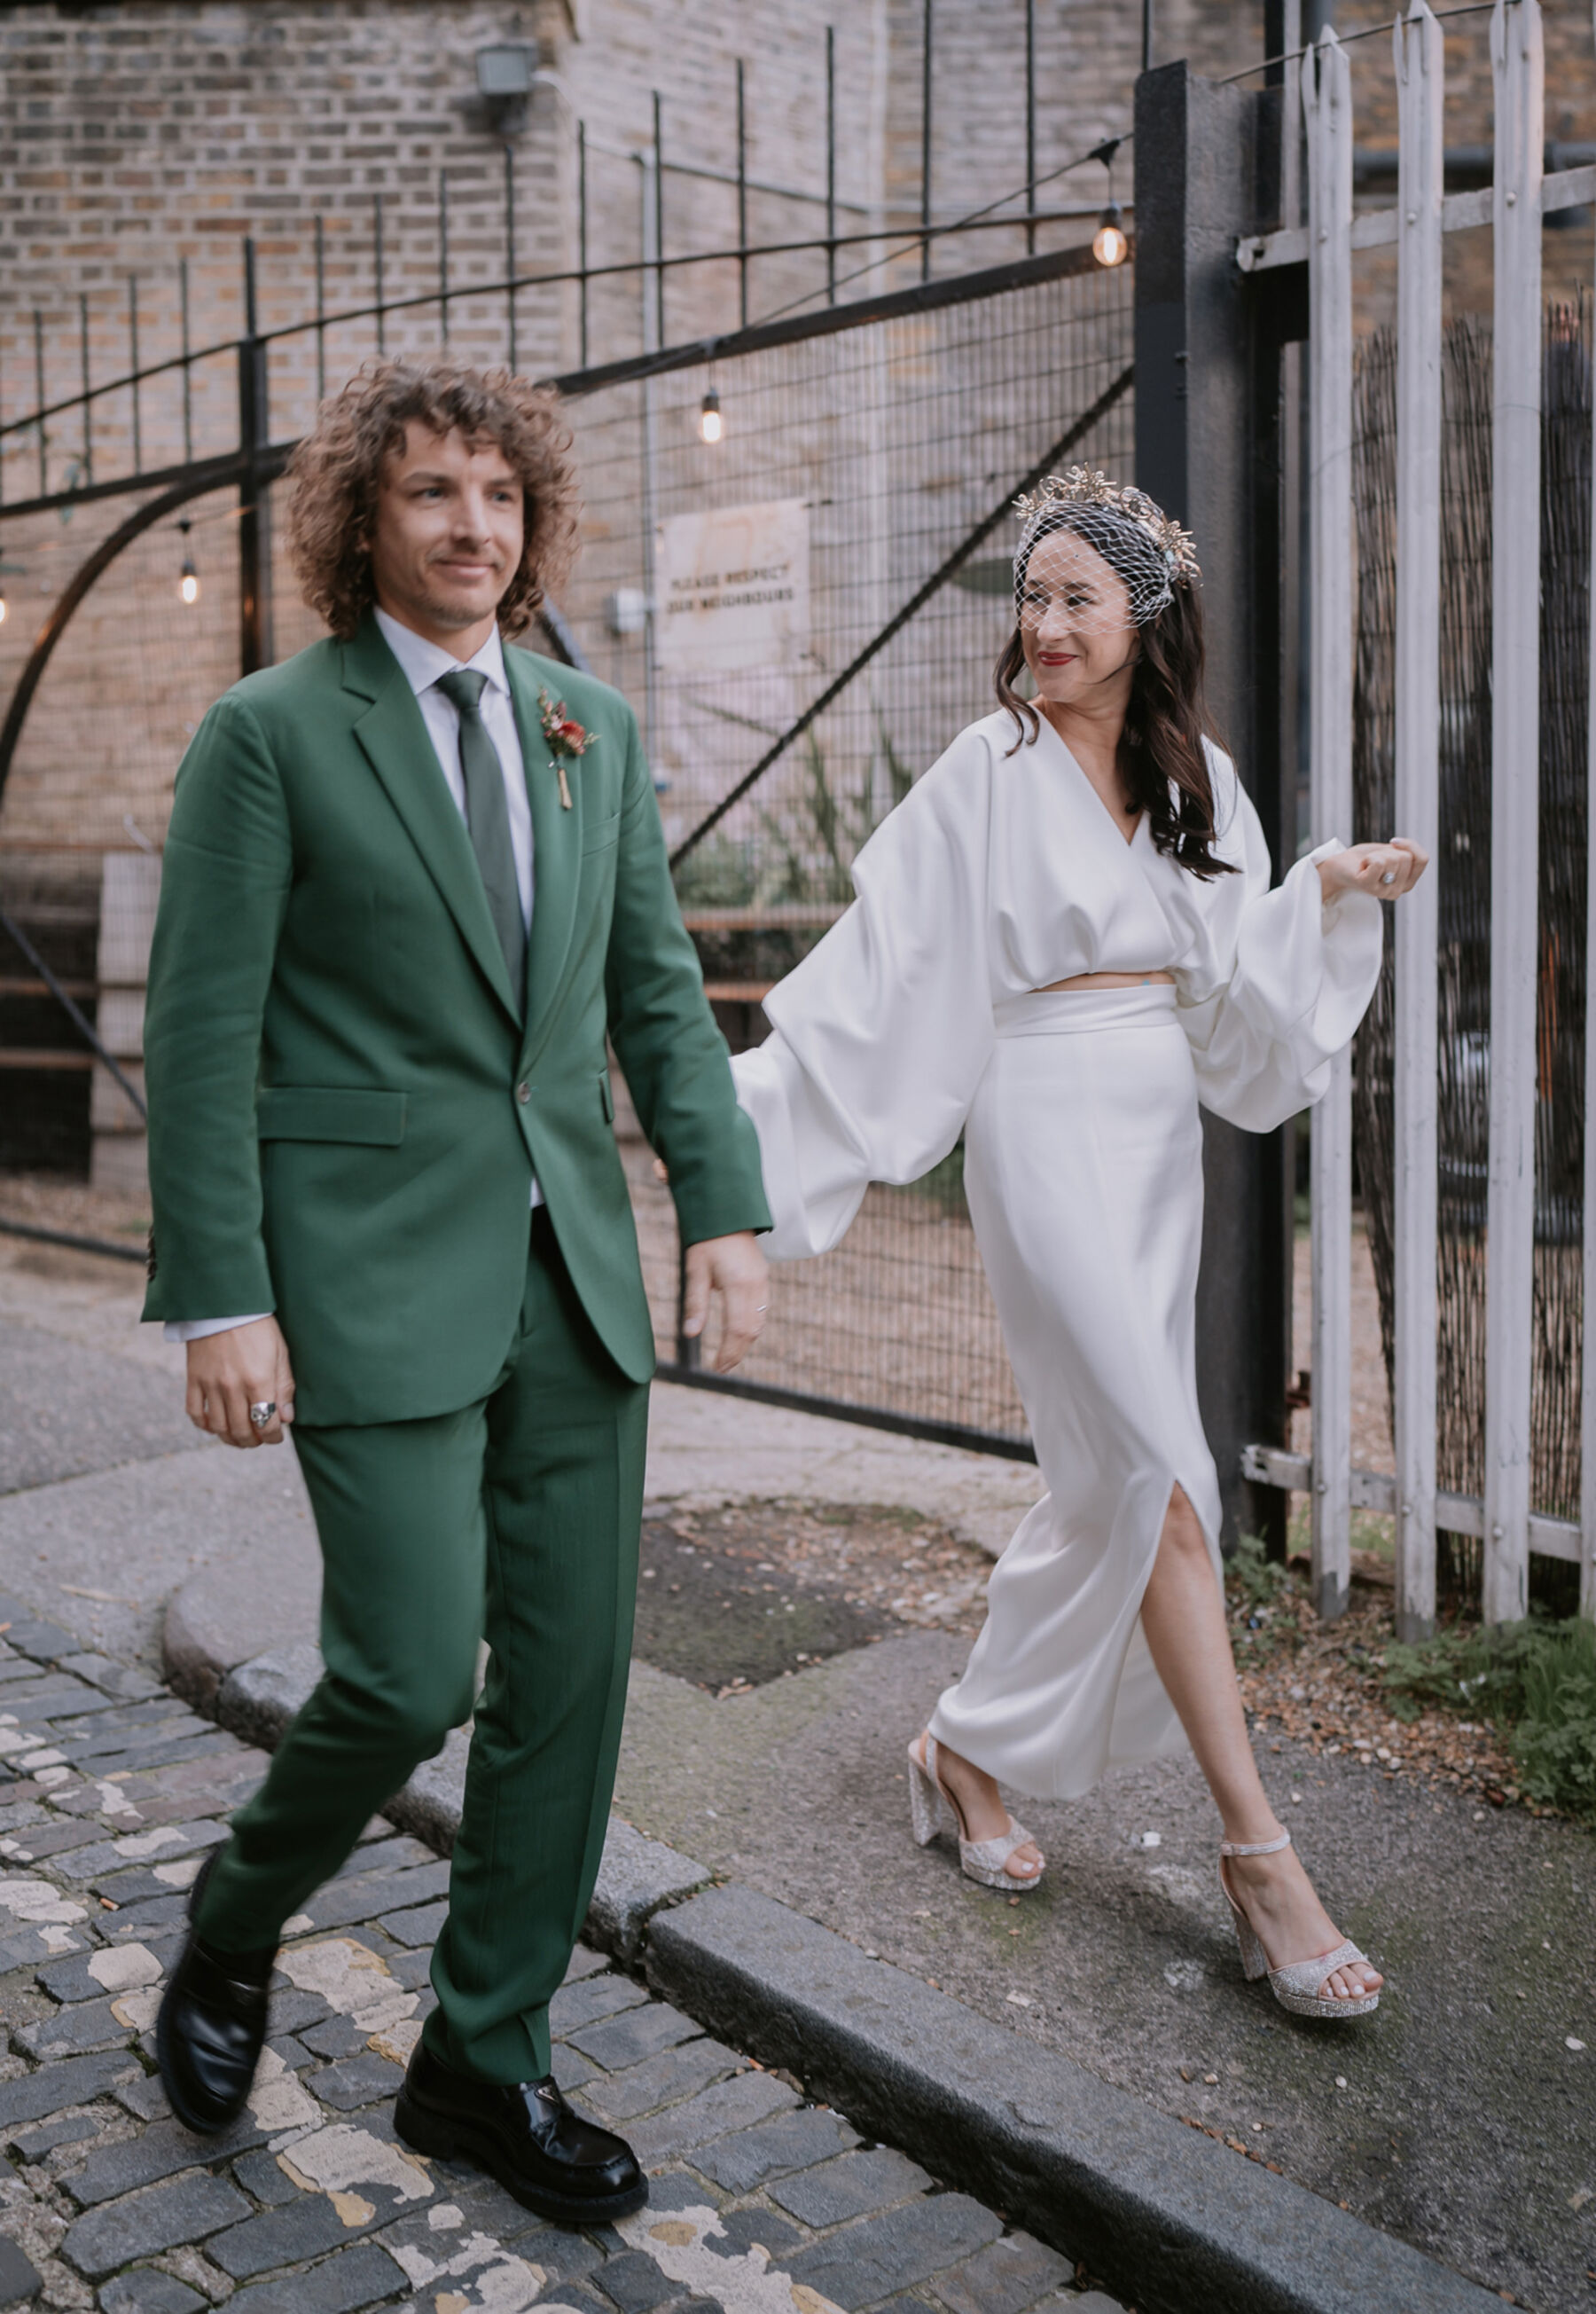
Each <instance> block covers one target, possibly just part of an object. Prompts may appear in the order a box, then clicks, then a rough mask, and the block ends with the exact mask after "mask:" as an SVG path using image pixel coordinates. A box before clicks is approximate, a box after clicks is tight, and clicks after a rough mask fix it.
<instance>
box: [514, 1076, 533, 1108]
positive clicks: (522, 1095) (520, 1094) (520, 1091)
mask: <svg viewBox="0 0 1596 2314" xmlns="http://www.w3.org/2000/svg"><path fill="white" fill-rule="evenodd" d="M531 1099H532V1087H531V1086H530V1085H529V1084H528V1083H527V1082H526V1081H525V1078H523V1079H522V1081H521V1082H520V1083H519V1084H518V1085H517V1086H516V1100H518V1101H519V1102H520V1103H521V1106H522V1108H525V1106H526V1104H527V1102H528V1101H529V1100H531Z"/></svg>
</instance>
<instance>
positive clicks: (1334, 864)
mask: <svg viewBox="0 0 1596 2314" xmlns="http://www.w3.org/2000/svg"><path fill="white" fill-rule="evenodd" d="M1314 864H1315V865H1316V866H1317V868H1318V880H1319V888H1320V890H1321V891H1322V892H1323V894H1324V896H1325V898H1326V899H1327V900H1333V899H1335V897H1336V895H1337V893H1340V892H1372V893H1373V895H1374V896H1375V898H1376V899H1377V900H1399V899H1400V898H1401V897H1402V895H1403V894H1404V892H1411V891H1412V889H1413V888H1414V886H1415V884H1416V883H1417V882H1418V880H1419V878H1420V877H1421V876H1422V875H1423V874H1424V870H1425V869H1426V868H1427V867H1428V866H1429V864H1430V855H1429V853H1428V852H1421V851H1420V849H1419V847H1418V845H1417V844H1416V843H1411V842H1410V841H1409V840H1408V838H1407V837H1406V835H1393V836H1392V838H1391V840H1390V842H1389V843H1354V844H1351V845H1349V846H1348V848H1347V849H1346V851H1345V852H1331V854H1330V856H1329V858H1328V859H1327V860H1320V861H1316V862H1315V863H1314Z"/></svg>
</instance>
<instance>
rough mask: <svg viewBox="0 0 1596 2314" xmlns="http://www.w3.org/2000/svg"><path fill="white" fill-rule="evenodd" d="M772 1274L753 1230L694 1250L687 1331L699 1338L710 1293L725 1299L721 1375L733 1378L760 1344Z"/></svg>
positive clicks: (719, 1361) (689, 1272)
mask: <svg viewBox="0 0 1596 2314" xmlns="http://www.w3.org/2000/svg"><path fill="white" fill-rule="evenodd" d="M770 1275H771V1273H770V1271H769V1269H768V1268H767V1267H766V1266H765V1258H764V1256H763V1253H761V1251H760V1250H759V1242H758V1240H757V1239H756V1238H755V1237H754V1232H753V1231H752V1230H738V1231H737V1232H736V1235H735V1236H733V1237H710V1238H705V1239H704V1241H703V1242H702V1243H701V1245H690V1246H689V1247H688V1249H687V1291H686V1294H685V1296H684V1297H683V1315H682V1331H683V1333H684V1334H688V1335H691V1336H694V1337H696V1336H698V1335H700V1334H701V1333H702V1332H703V1330H704V1320H706V1318H708V1316H709V1314H710V1294H720V1295H722V1296H723V1298H724V1308H723V1310H722V1312H721V1315H722V1320H723V1322H722V1325H721V1329H720V1347H719V1350H718V1352H717V1353H716V1356H715V1371H716V1373H730V1372H731V1370H732V1368H733V1366H735V1365H736V1363H737V1361H738V1359H739V1358H741V1357H743V1356H745V1354H746V1353H747V1352H748V1351H749V1350H751V1349H752V1348H753V1347H754V1343H755V1342H756V1341H758V1339H759V1337H760V1330H761V1329H762V1327H763V1324H764V1312H765V1301H766V1298H767V1295H768V1294H769V1291H770Z"/></svg>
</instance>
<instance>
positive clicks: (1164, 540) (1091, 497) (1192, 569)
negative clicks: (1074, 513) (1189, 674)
mask: <svg viewBox="0 0 1596 2314" xmlns="http://www.w3.org/2000/svg"><path fill="white" fill-rule="evenodd" d="M1065 506H1080V507H1101V508H1103V509H1104V511H1105V512H1106V513H1109V514H1117V515H1121V516H1123V517H1124V519H1125V520H1126V521H1127V522H1133V523H1134V524H1135V526H1136V527H1137V529H1138V530H1140V531H1142V533H1143V534H1145V535H1146V537H1147V538H1148V539H1149V540H1150V541H1151V543H1152V545H1153V546H1154V547H1155V548H1156V550H1157V552H1158V553H1159V555H1160V559H1161V560H1162V561H1163V565H1164V568H1165V570H1168V574H1169V583H1170V584H1171V586H1175V587H1195V586H1198V585H1200V584H1201V581H1202V577H1203V574H1202V571H1201V570H1200V569H1199V567H1198V563H1197V548H1196V542H1195V539H1194V538H1193V536H1192V534H1191V533H1190V531H1189V530H1183V529H1182V528H1181V526H1180V525H1179V523H1177V522H1175V521H1172V520H1171V518H1170V517H1169V516H1168V515H1167V514H1166V513H1165V512H1164V509H1163V508H1162V507H1161V506H1160V505H1159V504H1158V503H1157V501H1156V500H1155V499H1150V498H1149V497H1148V495H1147V492H1146V491H1145V490H1137V489H1136V487H1135V485H1134V484H1133V483H1132V482H1111V481H1109V479H1108V477H1107V474H1105V473H1100V472H1099V471H1098V469H1097V468H1096V467H1095V466H1066V467H1065V469H1064V471H1063V473H1062V474H1047V475H1045V476H1044V478H1043V480H1042V481H1041V482H1040V483H1039V484H1038V485H1037V487H1036V490H1027V492H1026V493H1025V494H1024V496H1023V497H1021V498H1018V499H1015V501H1014V508H1015V512H1016V513H1017V514H1018V516H1019V517H1020V518H1021V520H1022V521H1023V522H1024V523H1025V525H1026V526H1027V529H1028V528H1029V527H1030V526H1031V525H1032V524H1033V523H1035V522H1036V521H1037V520H1038V519H1039V518H1040V517H1042V516H1044V515H1045V514H1047V513H1048V512H1049V511H1050V510H1051V509H1052V508H1054V507H1065Z"/></svg>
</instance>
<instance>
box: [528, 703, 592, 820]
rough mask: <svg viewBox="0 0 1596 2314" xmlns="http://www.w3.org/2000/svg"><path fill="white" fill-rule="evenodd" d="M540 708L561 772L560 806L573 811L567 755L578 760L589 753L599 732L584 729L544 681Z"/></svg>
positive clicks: (551, 750)
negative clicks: (544, 687)
mask: <svg viewBox="0 0 1596 2314" xmlns="http://www.w3.org/2000/svg"><path fill="white" fill-rule="evenodd" d="M538 711H539V712H540V713H541V715H542V719H543V737H544V738H545V739H546V740H547V741H548V743H549V753H550V754H551V755H552V756H553V758H554V768H555V770H556V771H557V772H558V773H559V774H560V809H561V810H562V811H569V809H570V808H571V791H570V784H569V782H568V780H567V779H566V776H565V766H566V762H567V759H568V758H569V760H570V761H571V762H572V763H575V762H576V761H577V760H578V757H580V756H583V755H586V753H587V750H588V748H589V747H591V746H592V745H593V742H594V740H595V738H596V737H597V736H598V735H597V733H596V732H594V731H586V730H584V729H583V728H582V726H581V724H579V723H578V721H577V720H576V718H575V717H574V716H571V715H568V714H567V713H566V711H565V702H564V700H563V699H551V698H550V696H549V694H548V693H547V692H546V691H545V690H543V689H542V686H541V685H540V687H539V690H538Z"/></svg>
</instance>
